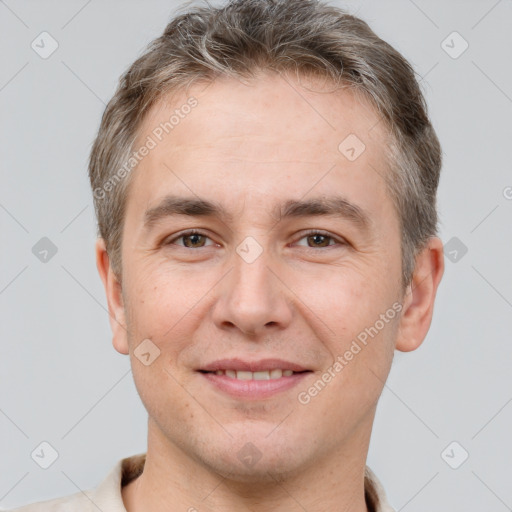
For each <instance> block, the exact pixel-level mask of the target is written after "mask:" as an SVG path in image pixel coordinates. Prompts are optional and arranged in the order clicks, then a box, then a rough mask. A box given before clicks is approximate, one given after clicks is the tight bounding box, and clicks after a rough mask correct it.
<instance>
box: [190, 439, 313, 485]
mask: <svg viewBox="0 0 512 512" xmlns="http://www.w3.org/2000/svg"><path fill="white" fill-rule="evenodd" d="M279 434H280V435H279ZM279 434H276V433H275V432H274V433H272V434H270V435H269V429H264V434H262V433H257V432H255V431H254V430H252V431H251V430H250V429H248V430H246V431H245V432H244V433H243V434H242V435H233V437H232V438H231V439H230V440H229V441H228V442H227V443H225V442H222V443H219V444H215V443H214V441H213V440H208V441H207V443H208V445H209V446H210V447H212V446H215V448H210V450H209V451H208V453H203V454H202V456H201V455H199V454H197V455H199V457H200V458H201V460H202V462H203V464H205V465H206V466H208V467H209V468H210V469H211V470H213V471H215V472H216V473H218V474H220V475H222V476H223V477H225V478H228V479H229V480H231V481H235V482H240V483H242V482H251V483H257V482H260V483H266V482H276V480H277V481H279V480H281V479H284V478H285V476H286V477H289V476H291V475H293V474H298V473H300V472H301V471H302V470H306V469H307V467H308V466H309V465H310V464H311V459H313V458H314V455H315V454H313V453H311V449H308V446H307V445H306V444H305V443H304V440H299V439H298V438H297V437H296V436H293V435H290V432H289V431H283V432H280V433H279Z"/></svg>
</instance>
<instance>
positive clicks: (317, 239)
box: [297, 230, 345, 249]
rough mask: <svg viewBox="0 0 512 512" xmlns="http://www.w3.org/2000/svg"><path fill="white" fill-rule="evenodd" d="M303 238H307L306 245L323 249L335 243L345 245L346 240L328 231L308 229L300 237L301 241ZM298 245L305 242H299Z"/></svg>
mask: <svg viewBox="0 0 512 512" xmlns="http://www.w3.org/2000/svg"><path fill="white" fill-rule="evenodd" d="M301 240H306V247H308V248H311V249H322V248H323V247H331V246H333V245H345V242H343V241H342V240H339V239H337V238H335V237H333V236H332V235H330V234H329V233H326V232H324V231H318V230H317V231H315V230H312V231H308V232H307V233H306V234H305V235H304V236H303V237H302V238H300V239H299V242H300V241H301ZM297 245H302V246H304V244H301V243H298V242H297Z"/></svg>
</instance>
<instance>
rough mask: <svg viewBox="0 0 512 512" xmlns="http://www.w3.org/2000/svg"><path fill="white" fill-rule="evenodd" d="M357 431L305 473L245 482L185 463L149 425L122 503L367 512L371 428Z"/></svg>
mask: <svg viewBox="0 0 512 512" xmlns="http://www.w3.org/2000/svg"><path fill="white" fill-rule="evenodd" d="M362 430H364V432H363V433H361V430H360V431H359V432H358V433H357V434H356V435H354V436H353V437H351V438H350V439H348V440H347V442H346V444H345V446H343V447H341V448H340V449H339V450H337V451H336V452H335V453H334V452H331V453H329V455H328V456H326V457H324V458H322V459H321V460H315V461H314V462H313V463H308V464H305V466H306V467H305V468H302V469H299V470H295V471H293V472H290V473H288V474H272V473H271V472H268V473H267V476H266V477H260V478H259V479H257V480H251V481H247V478H245V479H244V478H237V475H233V474H231V475H221V474H219V473H218V472H215V471H214V470H212V468H210V467H208V466H207V465H206V464H204V463H203V462H201V461H199V460H195V459H193V458H191V457H190V456H189V455H188V454H186V453H184V452H183V451H182V450H181V449H180V448H178V447H177V446H176V445H174V444H171V443H169V441H168V440H167V439H166V438H165V437H164V436H163V434H162V433H161V432H160V431H159V430H158V429H155V428H154V425H153V426H152V425H151V423H150V429H149V432H148V434H149V435H148V451H147V455H146V463H145V466H144V471H143V473H142V475H141V476H139V477H138V478H137V479H136V480H134V481H133V482H131V483H130V484H128V485H127V486H125V487H124V488H123V490H122V494H123V501H124V503H125V507H126V510H127V512H142V511H144V510H151V511H153V512H164V511H165V512H170V510H173V511H174V510H176V511H188V512H214V511H216V512H218V511H219V510H224V511H227V512H231V511H233V512H234V511H236V512H245V511H251V512H264V511H268V510H272V511H275V512H290V511H295V510H296V511H303V510H307V511H308V512H320V511H325V510H340V511H344V512H368V509H367V505H366V502H365V492H364V470H365V461H366V456H367V452H368V445H369V438H370V430H371V427H370V429H369V430H368V429H362ZM347 447H349V448H347ZM169 504H172V506H173V508H172V509H169Z"/></svg>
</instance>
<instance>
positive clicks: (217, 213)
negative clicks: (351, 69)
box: [109, 75, 403, 479]
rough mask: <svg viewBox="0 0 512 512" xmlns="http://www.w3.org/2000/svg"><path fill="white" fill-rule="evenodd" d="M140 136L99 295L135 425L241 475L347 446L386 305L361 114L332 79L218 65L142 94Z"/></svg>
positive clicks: (393, 333) (391, 315)
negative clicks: (249, 76) (105, 284)
mask: <svg viewBox="0 0 512 512" xmlns="http://www.w3.org/2000/svg"><path fill="white" fill-rule="evenodd" d="M309 86H311V83H310V84H309ZM313 89H314V87H313ZM190 96H194V97H195V98H196V100H197V105H196V106H194V107H193V108H190V109H188V108H185V109H183V108H181V107H182V106H183V105H185V104H187V98H188V97H190ZM180 108H181V110H180ZM176 109H178V110H179V111H180V112H181V115H180V116H178V117H179V121H178V122H176V123H175V124H174V125H173V128H172V130H169V133H165V132H164V133H163V136H162V137H161V140H158V138H157V137H155V131H154V130H155V128H157V127H159V126H160V125H161V123H164V122H165V121H169V119H170V117H171V116H172V115H173V113H175V111H176ZM184 112H188V113H187V114H184ZM160 131H161V130H160ZM156 133H160V132H159V131H158V130H157V132H156ZM148 136H149V137H151V138H152V139H154V140H155V141H156V147H154V148H152V149H151V151H149V154H148V155H147V156H145V157H144V158H143V159H142V161H141V162H140V164H139V166H138V168H137V170H136V171H133V172H134V173H135V174H134V175H133V176H132V178H133V181H132V182H131V184H130V188H129V194H128V197H127V208H126V213H125V223H124V231H123V248H122V262H123V279H122V290H121V293H122V296H121V294H120V295H119V297H118V299H117V302H116V298H115V294H113V295H111V296H110V298H109V304H110V305H111V308H112V310H113V314H115V316H116V318H117V322H115V323H113V329H114V345H115V347H116V348H117V349H118V350H119V351H120V352H123V353H130V356H131V359H132V367H133V375H134V378H135V382H136V386H137V389H138V391H139V394H140V396H141V398H142V400H143V402H144V405H145V407H146V409H147V410H148V413H149V417H150V422H149V436H150V441H151V439H153V442H155V443H158V445H159V446H160V447H161V449H162V450H165V451H168V452H169V453H174V452H176V453H177V452H179V453H180V454H182V455H183V456H184V457H188V458H189V459H190V460H194V461H195V462H198V463H200V464H201V465H203V466H204V467H207V468H211V469H213V470H215V471H216V472H220V473H221V474H227V473H230V474H231V475H235V476H238V477H239V478H241V479H252V478H264V476H265V475H267V474H268V472H272V473H274V474H278V473H279V474H287V473H290V474H291V473H293V472H296V471H301V470H302V469H304V468H306V467H311V465H312V464H316V465H319V464H321V463H322V461H326V460H328V459H329V458H331V459H332V457H334V456H338V455H340V454H341V453H343V454H344V456H345V457H347V456H348V457H350V456H352V455H353V453H355V452H354V450H359V452H360V451H361V450H363V451H364V446H365V444H367V442H368V439H369V435H370V431H371V424H372V421H373V417H374V413H375V407H376V401H377V399H378V397H379V395H380V393H381V391H382V388H383V383H384V381H385V379H386V377H387V375H388V372H389V368H390V365H391V361H392V357H393V351H394V349H395V345H396V340H397V336H398V333H399V330H400V321H401V320H400V317H401V316H402V314H403V311H402V312H400V310H401V309H402V305H401V304H402V300H403V294H402V288H401V282H400V276H401V250H400V240H401V232H400V226H399V221H398V216H397V213H396V212H395V210H394V208H393V204H392V202H391V199H390V197H389V195H388V191H387V189H386V184H385V182H384V179H383V176H385V174H386V172H387V170H386V167H385V158H384V149H385V144H386V133H385V132H384V129H383V127H382V123H378V116H377V114H376V113H375V112H374V111H373V110H372V108H371V107H370V106H369V105H368V104H366V103H365V102H364V101H363V100H362V99H361V98H357V97H356V96H354V94H353V93H351V92H350V91H348V90H346V89H345V90H338V91H337V92H333V91H332V90H329V88H328V87H327V88H326V89H325V90H322V88H321V84H317V85H316V90H315V92H313V91H311V90H308V89H306V88H303V87H302V86H301V84H299V83H298V82H297V81H296V80H294V79H292V78H291V77H287V78H286V79H285V78H283V77H280V76H277V75H262V76H260V78H258V79H255V80H254V81H252V82H251V83H250V84H242V83H240V82H238V81H236V80H232V79H227V78H226V79H219V80H217V81H216V82H213V83H212V84H210V85H209V86H208V87H205V86H199V85H196V86H194V87H192V88H191V89H190V90H189V93H188V94H187V95H185V94H184V93H183V94H182V95H177V96H174V97H173V98H172V99H171V98H168V101H167V102H163V101H162V102H160V103H159V104H158V105H156V106H155V107H154V108H153V109H152V111H151V112H150V113H149V114H148V116H147V118H146V119H145V120H144V123H143V125H142V128H141V131H140V137H139V141H138V144H136V147H140V146H142V145H143V144H144V143H145V142H146V141H147V140H148ZM347 137H348V139H347ZM362 144H364V146H363V145H362ZM121 325H125V326H126V329H124V328H121V327H120V326H121ZM144 340H146V341H144ZM147 340H149V341H147ZM141 343H144V344H143V345H141ZM137 354H138V357H137ZM141 354H144V355H143V356H142V358H141ZM155 356H157V357H156V358H155ZM141 359H142V360H143V362H141ZM345 460H346V458H345Z"/></svg>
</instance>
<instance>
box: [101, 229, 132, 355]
mask: <svg viewBox="0 0 512 512" xmlns="http://www.w3.org/2000/svg"><path fill="white" fill-rule="evenodd" d="M95 250H96V266H97V267H98V272H99V274H100V277H101V280H102V281H103V286H104V287H105V293H106V295H107V302H108V314H109V320H110V328H111V329H112V344H113V345H114V348H115V349H116V350H117V351H118V352H119V353H120V354H128V353H129V348H128V332H127V327H126V315H125V309H124V302H123V295H122V288H121V284H120V283H119V281H118V279H117V277H116V276H115V274H114V272H113V270H112V268H111V266H110V258H109V255H108V253H107V249H106V247H105V241H104V240H103V238H98V239H97V240H96V248H95Z"/></svg>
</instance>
